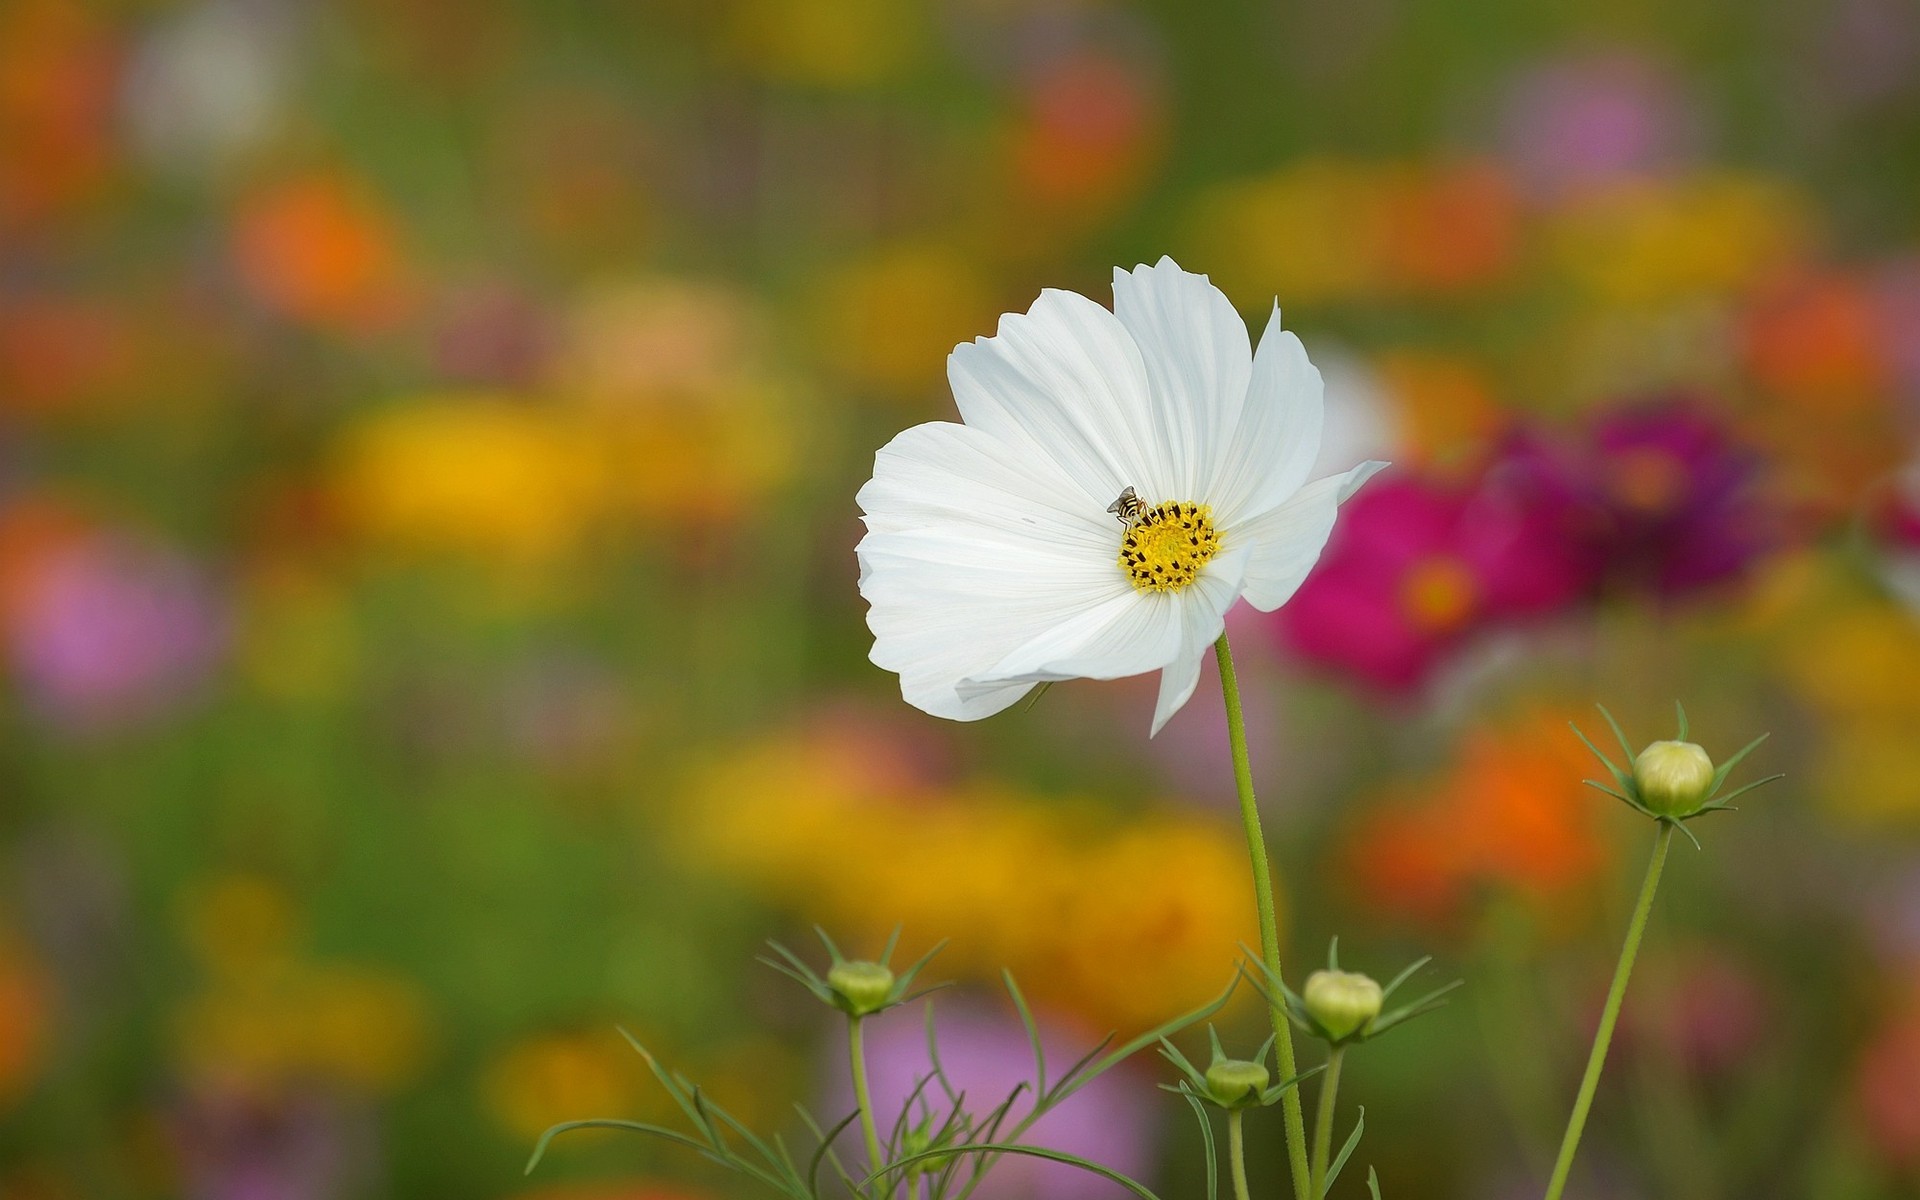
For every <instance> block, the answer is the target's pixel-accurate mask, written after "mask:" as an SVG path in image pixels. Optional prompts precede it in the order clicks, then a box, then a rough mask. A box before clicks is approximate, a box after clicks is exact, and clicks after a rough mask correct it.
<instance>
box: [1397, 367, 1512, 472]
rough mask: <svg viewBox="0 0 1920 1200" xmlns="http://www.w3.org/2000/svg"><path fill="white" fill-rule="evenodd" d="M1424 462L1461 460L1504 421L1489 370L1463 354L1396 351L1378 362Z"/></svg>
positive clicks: (1410, 440) (1414, 450) (1412, 443)
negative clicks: (1489, 376)
mask: <svg viewBox="0 0 1920 1200" xmlns="http://www.w3.org/2000/svg"><path fill="white" fill-rule="evenodd" d="M1375 366H1376V368H1377V369H1378V371H1379V373H1380V382H1381V383H1382V384H1383V385H1384V386H1385V387H1386V389H1387V391H1388V392H1389V393H1391V395H1392V396H1393V400H1394V407H1395V409H1396V411H1397V412H1398V413H1399V414H1400V418H1401V421H1402V424H1403V426H1404V428H1405V430H1406V434H1407V438H1406V442H1407V449H1408V450H1409V451H1410V452H1411V455H1412V456H1413V457H1415V458H1417V459H1418V460H1420V461H1423V462H1429V463H1436V464H1441V465H1444V464H1448V463H1454V462H1459V461H1461V460H1462V459H1464V458H1467V457H1468V456H1470V455H1472V454H1474V453H1476V452H1477V451H1479V450H1481V449H1483V448H1484V447H1485V446H1486V445H1487V443H1488V442H1489V440H1491V439H1492V438H1493V436H1494V435H1495V434H1496V433H1497V432H1498V430H1499V428H1500V425H1501V423H1502V422H1503V421H1504V420H1505V416H1504V414H1503V413H1502V412H1501V409H1500V406H1499V403H1498V402H1497V400H1496V399H1495V397H1494V391H1493V382H1492V380H1490V379H1489V378H1488V376H1487V372H1486V371H1485V370H1484V369H1483V368H1482V367H1481V366H1480V365H1479V364H1478V363H1476V362H1474V361H1473V360H1472V359H1470V358H1467V357H1465V356H1463V355H1458V354H1448V353H1445V352H1441V351H1432V350H1395V351H1390V352H1389V353H1387V354H1384V355H1382V356H1381V357H1380V360H1379V361H1378V362H1377V363H1376V364H1375Z"/></svg>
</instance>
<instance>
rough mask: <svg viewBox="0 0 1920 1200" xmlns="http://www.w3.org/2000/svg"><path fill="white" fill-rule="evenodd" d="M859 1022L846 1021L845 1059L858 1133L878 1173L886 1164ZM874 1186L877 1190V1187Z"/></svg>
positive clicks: (859, 1019)
mask: <svg viewBox="0 0 1920 1200" xmlns="http://www.w3.org/2000/svg"><path fill="white" fill-rule="evenodd" d="M861 1022H862V1018H860V1017H851V1018H849V1019H848V1021H847V1057H848V1059H849V1060H850V1061H851V1063H852V1065H853V1099H854V1103H856V1104H858V1105H859V1106H860V1132H861V1133H862V1134H865V1135H866V1139H867V1159H868V1161H869V1162H870V1163H871V1164H872V1170H874V1171H875V1172H878V1171H879V1170H880V1169H881V1168H882V1167H884V1166H886V1165H887V1163H886V1158H885V1156H884V1155H882V1154H881V1152H880V1130H879V1128H878V1127H877V1126H876V1125H875V1124H874V1123H873V1095H872V1093H870V1092H869V1091H868V1090H867V1052H866V1038H865V1034H864V1033H863V1031H862V1030H861ZM874 1186H875V1187H876V1188H877V1187H878V1186H879V1185H878V1184H875V1185H874Z"/></svg>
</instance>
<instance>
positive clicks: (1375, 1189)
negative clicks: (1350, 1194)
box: [1367, 1167, 1380, 1200]
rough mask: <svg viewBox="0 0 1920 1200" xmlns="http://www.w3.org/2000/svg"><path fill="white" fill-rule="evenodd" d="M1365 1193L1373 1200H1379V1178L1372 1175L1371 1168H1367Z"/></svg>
mask: <svg viewBox="0 0 1920 1200" xmlns="http://www.w3.org/2000/svg"><path fill="white" fill-rule="evenodd" d="M1367 1191H1368V1193H1370V1194H1371V1195H1372V1196H1373V1200H1380V1177H1379V1176H1378V1175H1376V1174H1374V1172H1373V1168H1372V1167H1368V1168H1367Z"/></svg>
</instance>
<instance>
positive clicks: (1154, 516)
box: [1120, 500, 1220, 592]
mask: <svg viewBox="0 0 1920 1200" xmlns="http://www.w3.org/2000/svg"><path fill="white" fill-rule="evenodd" d="M1219 552H1220V534H1219V531H1217V530H1216V529H1214V527H1213V509H1211V508H1210V507H1208V506H1207V505H1205V504H1193V503H1191V502H1188V501H1184V500H1176V501H1172V502H1170V503H1167V504H1162V505H1160V506H1159V507H1157V508H1149V509H1146V510H1144V511H1143V512H1141V514H1140V516H1139V517H1138V518H1137V519H1136V520H1135V521H1133V522H1132V523H1131V524H1130V525H1128V526H1127V532H1126V536H1124V537H1122V538H1121V539H1120V569H1121V570H1123V571H1125V572H1126V573H1127V578H1128V579H1129V580H1131V581H1132V583H1133V586H1134V587H1135V588H1136V589H1138V590H1139V591H1142V592H1177V591H1179V590H1180V589H1181V588H1184V587H1186V586H1187V585H1188V584H1190V583H1192V582H1193V581H1194V580H1195V579H1197V578H1199V576H1200V568H1201V567H1203V566H1205V565H1206V564H1207V560H1209V559H1211V558H1212V557H1213V556H1214V555H1216V554H1218V553H1219Z"/></svg>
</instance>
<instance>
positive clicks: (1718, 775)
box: [1713, 733, 1770, 792]
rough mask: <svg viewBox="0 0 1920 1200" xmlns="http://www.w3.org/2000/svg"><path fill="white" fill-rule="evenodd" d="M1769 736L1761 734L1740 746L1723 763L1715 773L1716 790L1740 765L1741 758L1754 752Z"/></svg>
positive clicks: (1714, 784) (1714, 787)
mask: <svg viewBox="0 0 1920 1200" xmlns="http://www.w3.org/2000/svg"><path fill="white" fill-rule="evenodd" d="M1769 736H1770V735H1768V734H1764V733H1763V734H1761V735H1760V736H1759V737H1757V738H1755V739H1753V740H1752V741H1750V742H1748V743H1747V744H1746V745H1744V746H1742V747H1740V749H1739V750H1738V751H1737V752H1736V753H1735V754H1734V756H1733V757H1732V758H1729V759H1728V760H1727V761H1725V762H1723V763H1721V764H1720V769H1719V770H1717V771H1715V772H1714V773H1713V790H1714V791H1716V792H1717V791H1719V790H1720V785H1721V784H1723V783H1725V782H1726V781H1727V776H1728V775H1731V774H1732V773H1733V769H1734V768H1735V767H1737V766H1739V765H1740V760H1741V759H1744V758H1745V757H1746V756H1747V755H1749V754H1752V753H1753V752H1754V750H1755V749H1757V748H1758V747H1759V745H1760V743H1761V742H1764V741H1766V740H1767V738H1768V737H1769Z"/></svg>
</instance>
